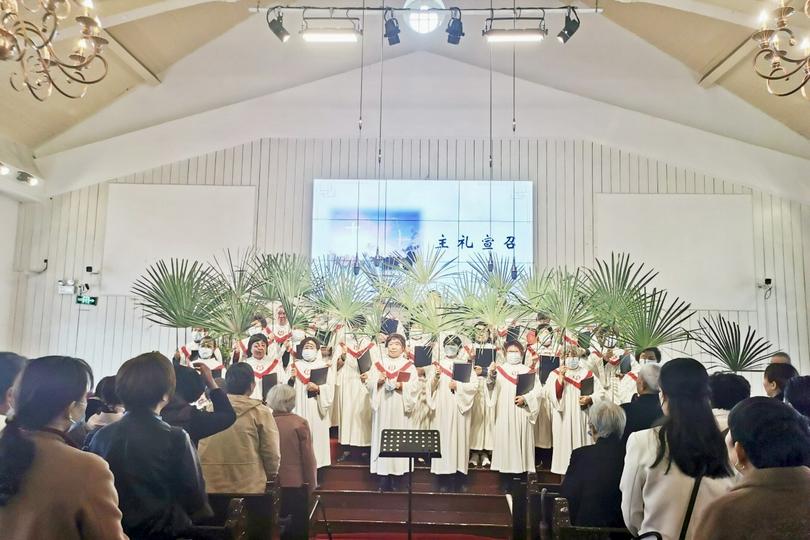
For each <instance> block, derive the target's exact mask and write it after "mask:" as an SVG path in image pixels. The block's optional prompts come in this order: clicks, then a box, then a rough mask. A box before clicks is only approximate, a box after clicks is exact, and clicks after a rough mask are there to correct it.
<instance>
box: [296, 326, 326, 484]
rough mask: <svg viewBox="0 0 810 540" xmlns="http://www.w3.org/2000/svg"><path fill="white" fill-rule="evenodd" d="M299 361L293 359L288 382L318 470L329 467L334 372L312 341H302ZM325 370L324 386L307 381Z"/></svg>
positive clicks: (315, 343)
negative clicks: (315, 371) (316, 373)
mask: <svg viewBox="0 0 810 540" xmlns="http://www.w3.org/2000/svg"><path fill="white" fill-rule="evenodd" d="M300 347H301V349H300V350H301V358H300V359H298V360H296V361H295V363H294V364H293V366H292V369H291V377H290V379H291V380H292V381H294V382H293V385H294V386H293V388H294V389H295V412H296V414H298V415H299V416H301V417H303V418H305V419H306V420H307V423H308V424H309V429H310V430H311V431H312V446H313V448H314V450H315V460H316V461H317V462H318V468H319V469H320V468H321V467H326V466H327V465H331V464H332V456H331V451H330V445H329V428H330V427H331V424H332V419H331V416H330V413H331V409H332V402H333V400H334V397H335V380H334V372H333V371H332V370H330V369H328V366H327V365H326V362H324V360H323V358H321V355H320V345H319V344H318V342H317V341H316V340H315V338H311V337H307V338H304V339H303V340H302V341H301V344H300ZM324 368H326V369H327V379H326V382H325V383H323V384H320V385H318V384H315V383H314V382H312V381H311V380H310V376H311V375H312V372H313V371H314V370H316V369H324Z"/></svg>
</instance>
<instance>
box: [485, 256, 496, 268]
mask: <svg viewBox="0 0 810 540" xmlns="http://www.w3.org/2000/svg"><path fill="white" fill-rule="evenodd" d="M487 270H489V271H490V272H492V271H493V270H495V259H493V258H492V253H490V254H489V261H488V262H487Z"/></svg>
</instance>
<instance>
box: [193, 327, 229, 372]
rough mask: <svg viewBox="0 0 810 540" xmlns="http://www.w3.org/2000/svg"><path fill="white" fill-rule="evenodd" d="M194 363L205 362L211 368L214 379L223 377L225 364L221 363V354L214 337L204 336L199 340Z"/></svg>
mask: <svg viewBox="0 0 810 540" xmlns="http://www.w3.org/2000/svg"><path fill="white" fill-rule="evenodd" d="M196 363H201V364H205V365H206V367H208V369H210V370H211V373H212V374H213V376H214V378H215V379H218V378H222V377H225V365H224V364H223V363H222V354H220V352H219V348H217V342H216V340H214V338H212V337H209V336H206V337H204V338H203V339H202V341H200V348H199V349H197V360H195V364H196Z"/></svg>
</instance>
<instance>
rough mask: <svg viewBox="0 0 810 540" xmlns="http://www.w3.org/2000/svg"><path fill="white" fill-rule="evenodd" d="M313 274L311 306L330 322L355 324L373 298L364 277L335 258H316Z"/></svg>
mask: <svg viewBox="0 0 810 540" xmlns="http://www.w3.org/2000/svg"><path fill="white" fill-rule="evenodd" d="M312 275H313V289H312V295H311V296H312V298H311V304H312V307H313V309H314V310H315V311H316V312H317V313H321V314H323V315H325V316H326V317H327V318H328V320H329V321H330V322H329V325H330V326H333V325H338V324H342V325H344V326H349V327H353V326H356V325H357V324H358V323H359V321H361V319H362V317H361V316H362V315H365V313H366V311H367V310H368V307H369V305H370V304H371V301H372V299H373V298H374V291H373V289H372V288H371V287H370V286H369V284H368V281H367V280H366V278H365V277H364V276H362V275H355V274H354V271H353V270H352V268H351V267H349V266H347V265H344V264H341V263H340V261H338V260H335V259H332V260H326V259H320V260H318V261H316V263H315V264H314V265H313V271H312Z"/></svg>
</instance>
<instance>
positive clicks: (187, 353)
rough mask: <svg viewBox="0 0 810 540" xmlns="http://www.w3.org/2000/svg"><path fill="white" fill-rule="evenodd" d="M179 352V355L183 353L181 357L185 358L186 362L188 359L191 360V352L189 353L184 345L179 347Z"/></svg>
mask: <svg viewBox="0 0 810 540" xmlns="http://www.w3.org/2000/svg"><path fill="white" fill-rule="evenodd" d="M180 352H181V353H183V356H185V357H186V360H188V359H189V358H191V351H189V350H188V347H186V346H185V345H183V346H182V347H180Z"/></svg>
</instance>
